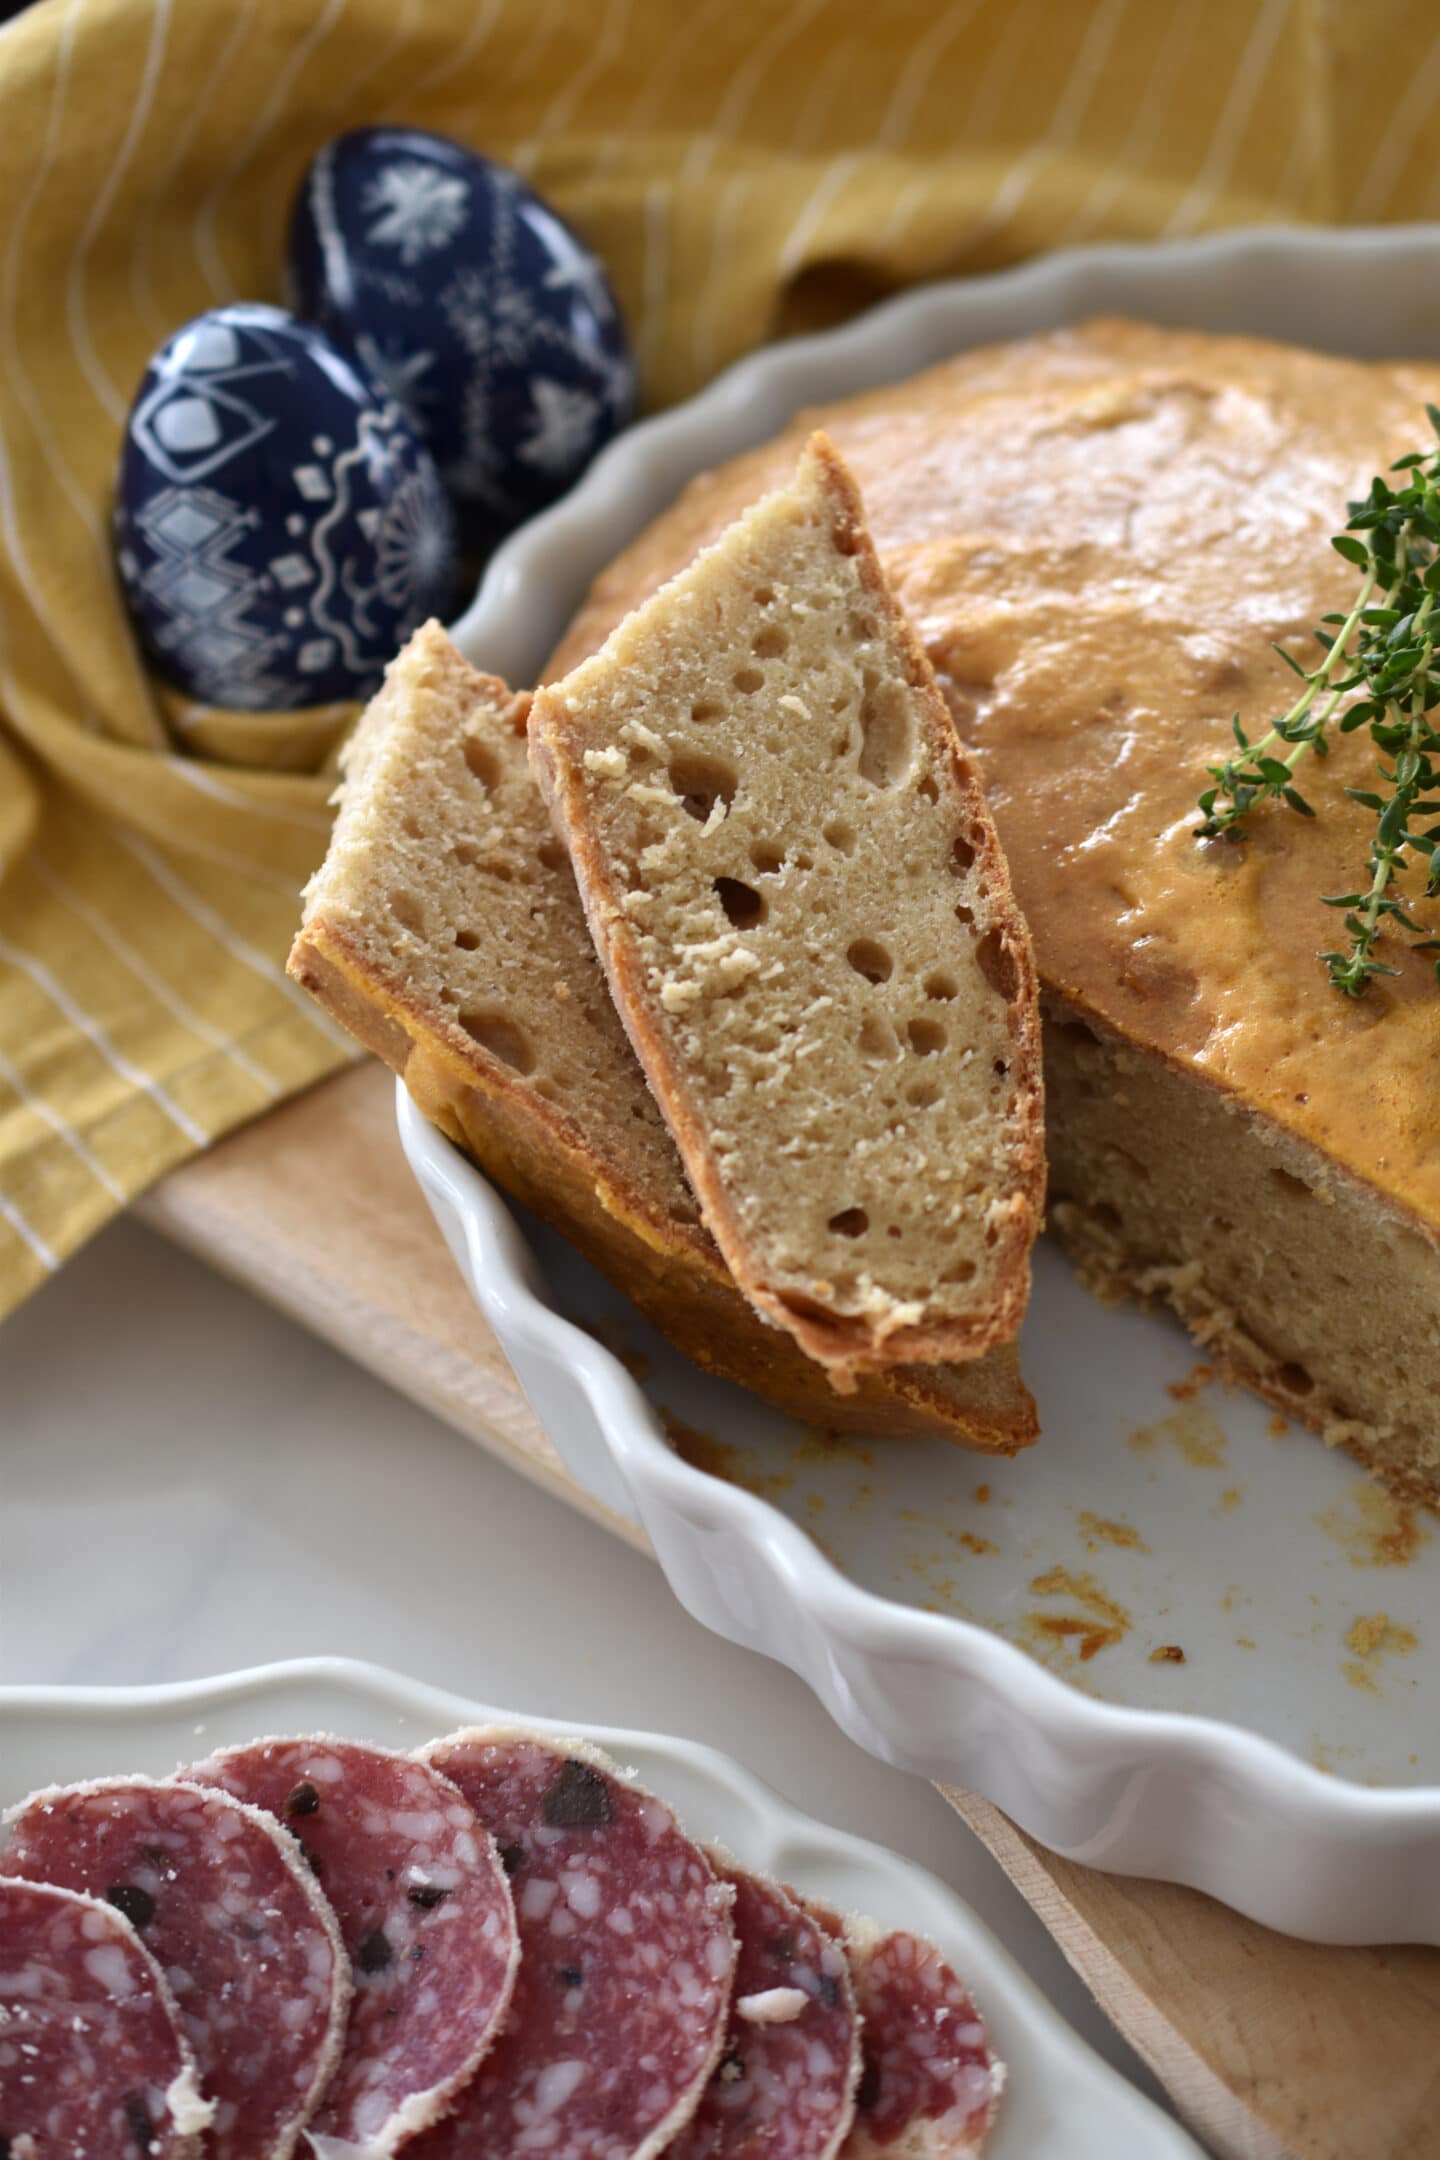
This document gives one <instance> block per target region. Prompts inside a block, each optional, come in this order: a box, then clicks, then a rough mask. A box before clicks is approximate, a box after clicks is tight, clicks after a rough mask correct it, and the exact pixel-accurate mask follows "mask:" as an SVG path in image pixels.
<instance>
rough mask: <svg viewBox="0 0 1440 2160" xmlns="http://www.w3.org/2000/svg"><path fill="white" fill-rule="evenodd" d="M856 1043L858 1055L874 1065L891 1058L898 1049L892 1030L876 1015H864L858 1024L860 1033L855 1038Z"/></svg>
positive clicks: (886, 1022)
mask: <svg viewBox="0 0 1440 2160" xmlns="http://www.w3.org/2000/svg"><path fill="white" fill-rule="evenodd" d="M856 1042H857V1044H858V1046H859V1050H860V1055H861V1056H862V1057H865V1058H869V1059H870V1060H871V1062H872V1063H874V1064H879V1063H880V1062H881V1061H882V1060H884V1059H887V1058H893V1057H894V1055H895V1053H896V1050H897V1049H898V1047H899V1045H898V1044H897V1042H896V1040H895V1031H894V1029H893V1028H892V1027H891V1025H890V1023H889V1021H888V1020H882V1019H881V1018H880V1016H879V1014H878V1013H867V1014H866V1015H865V1018H864V1019H863V1020H862V1021H861V1023H860V1033H859V1035H858V1036H857V1037H856Z"/></svg>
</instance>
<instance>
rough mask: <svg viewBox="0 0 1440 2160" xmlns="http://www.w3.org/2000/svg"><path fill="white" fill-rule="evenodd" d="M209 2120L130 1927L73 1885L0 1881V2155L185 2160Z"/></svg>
mask: <svg viewBox="0 0 1440 2160" xmlns="http://www.w3.org/2000/svg"><path fill="white" fill-rule="evenodd" d="M210 2116H211V2110H210V2108H209V2106H208V2105H207V2104H206V2103H205V2102H204V2101H203V2100H202V2099H201V2096H200V2087H199V2084H198V2082H197V2080H196V2076H195V2060H194V2057H193V2056H192V2054H191V2053H190V2049H189V2047H188V2046H187V2045H186V2042H185V2040H184V2039H183V2037H182V2036H181V2032H180V2023H179V2016H178V2013H177V2011H176V2008H175V2002H174V1998H173V1997H172V1995H171V1994H170V1991H169V1989H168V1988H167V1986H166V1985H165V1980H164V1976H163V1975H162V1973H161V1971H160V1967H159V1966H158V1965H157V1964H156V1962H155V1960H154V1958H153V1957H152V1956H151V1955H150V1953H149V1951H148V1950H147V1949H146V1948H145V1946H144V1944H143V1943H142V1942H141V1941H140V1938H139V1936H138V1935H137V1934H136V1932H135V1929H134V1928H133V1927H132V1926H131V1925H130V1922H129V1921H128V1920H126V1919H125V1918H124V1916H123V1915H122V1914H121V1913H120V1912H118V1911H117V1910H116V1908H115V1907H114V1906H113V1905H107V1904H104V1903H103V1902H102V1901H101V1900H100V1899H98V1898H91V1897H82V1896H80V1895H79V1894H78V1893H77V1892H75V1891H73V1890H57V1889H55V1888H54V1887H53V1886H52V1885H50V1884H47V1883H29V1882H19V1881H0V2153H4V2154H6V2155H9V2156H12V2160H77V2156H78V2155H82V2154H83V2156H84V2160H137V2156H138V2155H140V2154H147V2155H149V2160H194V2155H196V2154H198V2153H199V2151H200V2133H201V2132H202V2131H203V2130H204V2129H205V2128H206V2126H207V2125H208V2123H209V2121H210Z"/></svg>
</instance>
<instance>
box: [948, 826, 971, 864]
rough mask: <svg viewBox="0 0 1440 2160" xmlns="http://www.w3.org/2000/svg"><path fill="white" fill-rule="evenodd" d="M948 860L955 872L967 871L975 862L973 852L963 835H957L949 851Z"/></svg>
mask: <svg viewBox="0 0 1440 2160" xmlns="http://www.w3.org/2000/svg"><path fill="white" fill-rule="evenodd" d="M950 860H951V862H952V863H953V864H954V866H955V868H956V869H957V870H968V869H969V868H970V865H971V864H972V863H973V862H974V860H975V850H974V848H973V847H971V845H970V843H969V841H968V840H967V839H966V838H965V835H964V834H963V833H957V834H956V836H955V842H954V845H953V846H952V848H951V850H950Z"/></svg>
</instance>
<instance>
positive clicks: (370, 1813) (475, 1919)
mask: <svg viewBox="0 0 1440 2160" xmlns="http://www.w3.org/2000/svg"><path fill="white" fill-rule="evenodd" d="M185 1776H186V1777H187V1778H190V1779H193V1780H194V1781H195V1782H196V1783H197V1784H202V1785H218V1786H220V1787H221V1788H222V1789H223V1790H224V1791H226V1792H229V1793H233V1794H234V1795H235V1797H236V1798H237V1799H240V1800H248V1801H250V1802H251V1803H252V1804H253V1805H254V1806H256V1807H260V1808H264V1809H265V1810H266V1811H267V1813H269V1814H270V1815H273V1816H274V1817H275V1818H276V1820H277V1821H278V1822H280V1823H281V1824H282V1825H283V1826H284V1828H285V1829H286V1830H287V1831H288V1832H289V1833H290V1835H291V1837H292V1838H293V1839H294V1840H295V1843H296V1846H297V1849H298V1850H299V1851H300V1852H302V1853H303V1855H304V1857H305V1860H306V1862H307V1863H308V1865H309V1866H310V1867H311V1869H312V1870H313V1871H314V1873H315V1875H316V1877H317V1878H318V1880H319V1882H320V1885H321V1887H322V1889H323V1890H324V1892H325V1895H326V1896H327V1897H328V1898H329V1900H330V1903H331V1905H332V1906H333V1907H334V1909H335V1916H336V1918H337V1920H338V1921H339V1923H340V1932H341V1935H342V1936H343V1938H344V1941H345V1947H346V1949H347V1950H348V1951H349V1953H350V1960H351V1967H352V1971H353V1977H354V1982H355V1993H354V1997H353V1999H352V2001H351V2005H350V2022H349V2025H348V2027H347V2030H346V2035H345V2046H344V2051H343V2053H342V2055H341V2058H340V2063H339V2067H338V2068H337V2070H336V2072H335V2076H334V2079H333V2080H332V2082H331V2085H330V2089H329V2091H328V2092H327V2094H326V2096H325V2099H324V2100H323V2102H322V2103H321V2105H320V2107H319V2109H318V2110H317V2111H316V2115H315V2118H314V2121H313V2123H312V2125H311V2127H312V2128H313V2129H315V2130H317V2131H324V2132H327V2133H328V2134H330V2135H331V2136H334V2137H339V2138H347V2139H350V2140H353V2141H354V2142H355V2143H357V2144H366V2143H372V2144H374V2145H376V2146H378V2147H380V2148H381V2149H382V2150H384V2151H386V2152H392V2153H393V2152H398V2151H400V2150H401V2149H402V2148H403V2147H404V2146H406V2145H408V2143H409V2142H410V2140H411V2139H413V2138H414V2137H415V2136H417V2135H418V2133H419V2132H420V2131H421V2130H423V2129H425V2128H426V2127H427V2126H428V2125H429V2124H431V2123H433V2122H437V2121H438V2120H439V2119H440V2117H441V2116H442V2115H443V2114H444V2113H445V2110H446V2108H447V2107H448V2106H449V2104H450V2102H451V2101H452V2100H453V2098H454V2097H455V2095H456V2094H457V2093H458V2092H460V2091H461V2089H462V2088H463V2087H464V2086H465V2085H466V2084H467V2083H468V2082H469V2080H470V2078H471V2077H472V2076H473V2075H474V2073H475V2071H476V2069H477V2068H478V2067H479V2065H480V2062H481V2061H482V2059H483V2057H484V2055H485V2053H486V2051H487V2049H488V2048H489V2047H490V2045H491V2043H492V2042H493V2040H494V2038H495V2035H496V2033H497V2032H498V2031H499V2029H500V2022H501V2020H502V2018H503V2016H504V2014H505V2011H506V2009H507V2007H508V2005H509V2002H510V1992H511V1989H512V1987H513V1986H514V1982H515V1973H516V1968H517V1967H518V1965H519V1961H520V1948H519V1942H518V1938H517V1935H516V1929H515V1912H514V1907H513V1905H512V1903H511V1899H510V1888H509V1884H508V1883H507V1881H506V1877H505V1871H504V1869H503V1867H502V1866H501V1864H500V1858H499V1855H498V1853H497V1851H496V1848H495V1842H494V1840H493V1838H492V1837H491V1836H490V1833H489V1832H488V1831H487V1830H486V1829H485V1828H484V1827H483V1826H482V1825H481V1824H480V1822H479V1821H478V1820H477V1819H476V1816H475V1812H474V1810H473V1808H471V1807H470V1806H469V1805H468V1804H467V1802H466V1801H465V1800H464V1799H463V1798H462V1796H461V1794H460V1793H459V1792H458V1791H457V1790H456V1788H455V1786H453V1785H452V1784H451V1783H450V1781H449V1779H448V1778H445V1777H442V1776H441V1775H440V1773H439V1771H438V1770H434V1769H431V1768H430V1767H429V1765H427V1764H425V1763H422V1762H417V1761H415V1760H414V1759H413V1758H412V1757H410V1756H408V1755H399V1754H395V1753H394V1752H393V1751H391V1750H390V1749H388V1748H375V1747H366V1746H363V1745H362V1744H361V1743H360V1742H358V1741H354V1740H333V1739H328V1738H325V1737H323V1736H322V1737H320V1738H318V1739H308V1740H306V1739H299V1740H257V1741H254V1742H252V1743H251V1744H250V1745H249V1746H248V1747H236V1748H226V1749H223V1750H222V1751H221V1752H220V1753H219V1754H217V1755H213V1756H211V1757H210V1758H209V1760H208V1761H206V1762H203V1763H199V1764H196V1765H195V1766H193V1767H192V1768H191V1769H189V1770H187V1771H186V1772H185Z"/></svg>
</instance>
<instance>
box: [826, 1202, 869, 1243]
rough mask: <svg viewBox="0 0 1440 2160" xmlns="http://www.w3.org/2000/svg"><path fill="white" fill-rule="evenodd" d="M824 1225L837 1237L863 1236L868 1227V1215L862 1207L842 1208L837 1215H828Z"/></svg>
mask: <svg viewBox="0 0 1440 2160" xmlns="http://www.w3.org/2000/svg"><path fill="white" fill-rule="evenodd" d="M825 1227H826V1229H827V1230H833V1231H834V1232H835V1235H836V1236H837V1237H864V1235H865V1232H866V1231H867V1230H868V1229H869V1227H870V1217H869V1216H868V1215H867V1214H866V1212H865V1210H864V1208H863V1207H847V1208H842V1209H841V1211H840V1213H839V1214H838V1215H832V1216H831V1217H830V1220H829V1222H828V1223H827V1224H826V1225H825Z"/></svg>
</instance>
